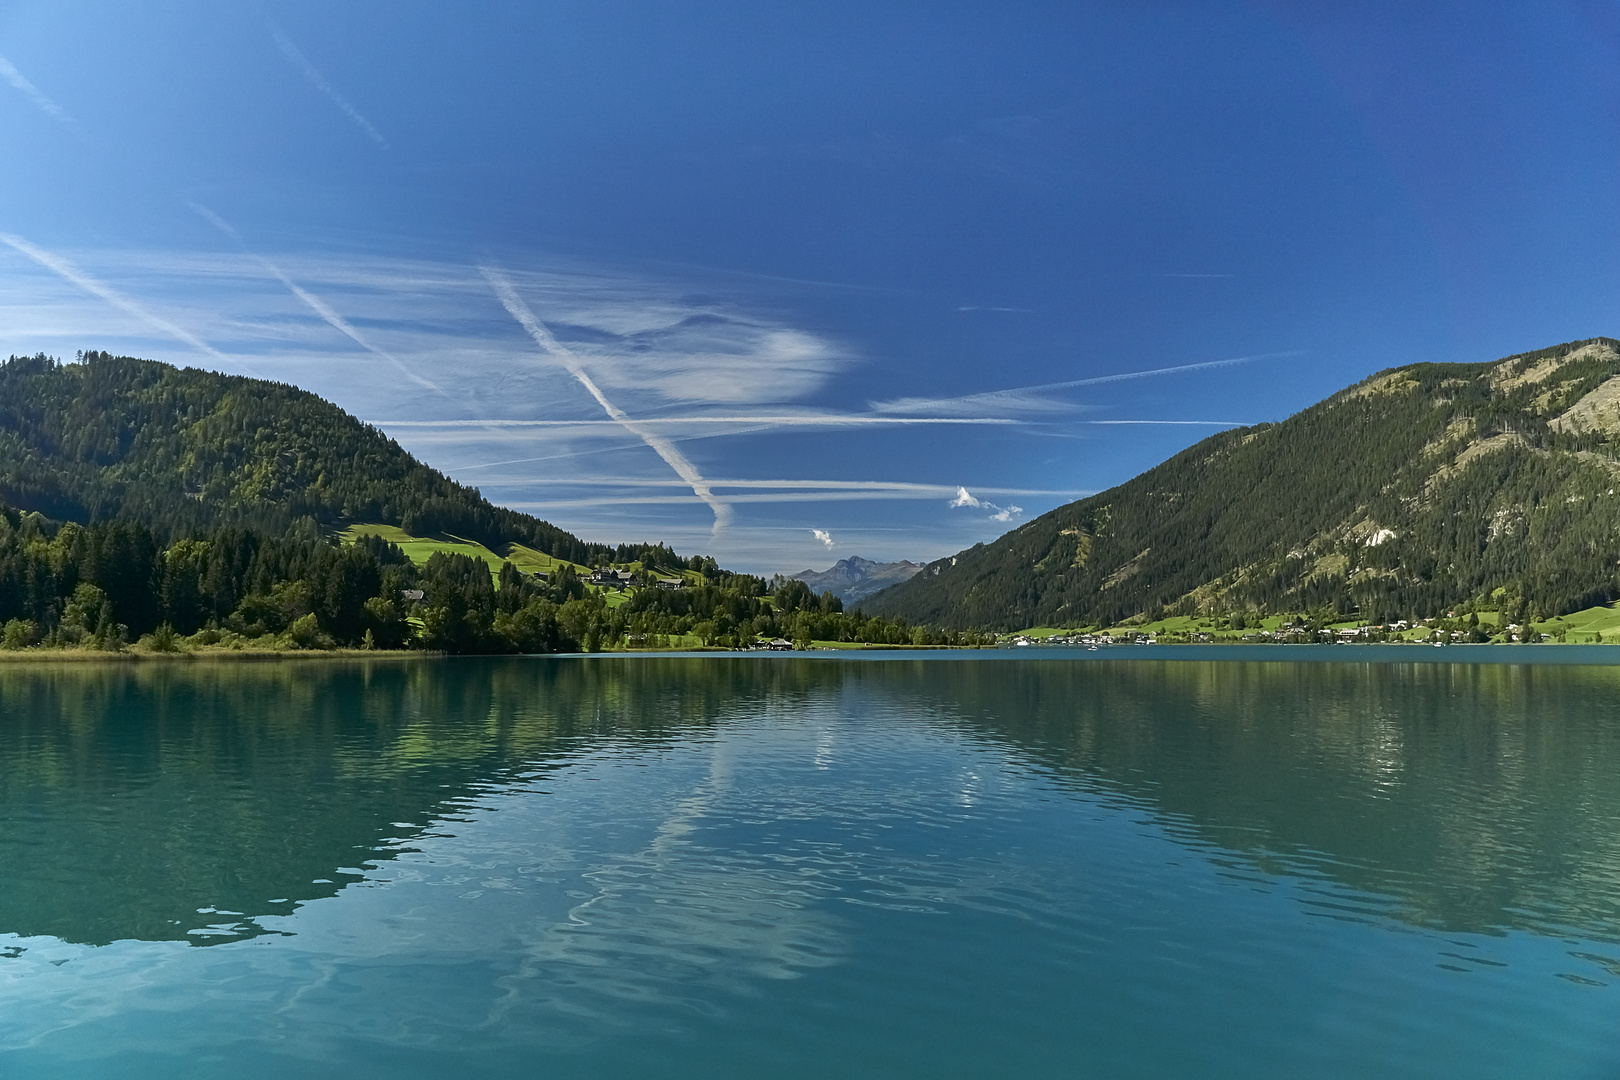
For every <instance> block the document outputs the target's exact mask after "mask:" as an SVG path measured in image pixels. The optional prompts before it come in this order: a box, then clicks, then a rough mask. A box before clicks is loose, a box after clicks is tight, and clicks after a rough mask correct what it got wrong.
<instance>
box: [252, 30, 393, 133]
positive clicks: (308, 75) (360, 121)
mask: <svg viewBox="0 0 1620 1080" xmlns="http://www.w3.org/2000/svg"><path fill="white" fill-rule="evenodd" d="M270 36H271V37H272V38H274V39H275V42H276V47H277V48H278V49H280V50H281V55H282V56H284V57H286V58H287V63H289V64H291V65H292V66H293V67H294V68H296V69H297V70H298V72H299V74H301V75H303V77H304V79H305V80H306V81H307V82H308V83H309V84H310V85H311V86H313V87H314V88H315V89H317V90H319V91H320V92H321V93H322V94H325V95H326V97H327V98H328V99H329V100H330V101H331V102H332V104H334V105H336V106H337V107H338V109H339V110H341V111H342V113H343V115H344V116H347V117H348V118H349V119H350V120H352V121H354V124H355V126H356V127H358V128H359V129H360V130H361V131H363V132H365V134H366V138H368V139H370V140H371V141H372V142H374V143H376V144H377V145H378V146H380V147H382V148H383V149H384V150H386V149H388V140H387V139H385V138H383V135H382V132H380V131H378V130H377V129H376V127H375V126H374V125H373V124H372V123H371V121H370V120H367V119H366V118H365V117H364V116H362V115H360V110H359V109H356V108H355V107H354V106H353V105H351V104H349V99H348V98H346V97H344V96H343V95H342V94H340V93H338V92H337V88H336V87H334V86H333V85H332V84H331V83H330V82H327V80H326V76H324V75H322V74H321V73H320V71H319V70H318V69H317V68H316V67H315V65H314V64H312V63H310V62H309V58H308V57H306V56H305V55H304V54H303V52H302V51H301V50H300V49H299V48H298V46H297V45H294V44H293V42H292V39H291V38H289V37H288V36H287V35H286V34H285V33H283V32H282V30H281V28H280V27H278V26H275V25H273V24H272V25H271V27H270Z"/></svg>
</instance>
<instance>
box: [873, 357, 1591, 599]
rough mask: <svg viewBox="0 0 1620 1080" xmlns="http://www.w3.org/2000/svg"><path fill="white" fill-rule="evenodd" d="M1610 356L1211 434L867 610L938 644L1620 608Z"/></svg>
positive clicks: (1444, 370)
mask: <svg viewBox="0 0 1620 1080" xmlns="http://www.w3.org/2000/svg"><path fill="white" fill-rule="evenodd" d="M1617 376H1620V342H1615V341H1613V340H1610V339H1608V338H1596V339H1592V340H1589V341H1580V342H1572V343H1569V344H1566V345H1560V346H1556V347H1554V348H1550V349H1544V350H1541V351H1539V352H1534V353H1525V354H1521V355H1517V356H1511V357H1508V358H1506V359H1504V360H1499V361H1496V362H1494V363H1483V364H1414V365H1410V366H1406V367H1400V368H1393V369H1390V370H1388V371H1384V372H1380V373H1379V374H1378V375H1375V376H1373V377H1371V378H1369V379H1366V380H1364V381H1363V382H1361V383H1359V384H1357V385H1356V386H1354V387H1350V388H1349V389H1346V390H1344V391H1341V392H1340V393H1338V394H1335V395H1333V396H1332V397H1331V398H1329V399H1327V400H1326V401H1323V402H1320V403H1319V404H1317V405H1314V406H1312V407H1311V408H1308V409H1306V410H1304V411H1303V412H1301V413H1299V414H1297V415H1295V416H1293V417H1290V418H1289V419H1288V420H1285V421H1283V422H1282V423H1278V424H1266V425H1260V426H1257V427H1253V428H1245V429H1239V430H1235V431H1228V432H1223V433H1221V434H1219V435H1215V436H1213V437H1211V438H1209V439H1206V440H1204V441H1203V442H1201V443H1199V444H1198V445H1196V446H1194V447H1192V448H1190V449H1188V450H1186V451H1184V452H1183V453H1181V454H1178V455H1177V456H1175V457H1174V458H1172V459H1170V460H1169V461H1167V462H1165V463H1164V464H1162V465H1160V466H1158V467H1156V468H1154V469H1150V470H1149V471H1147V472H1145V473H1143V474H1142V475H1141V476H1138V477H1136V478H1135V479H1133V480H1131V481H1128V482H1127V483H1124V484H1121V485H1120V486H1118V487H1116V488H1113V489H1111V490H1109V491H1105V492H1102V493H1101V494H1098V495H1095V496H1092V497H1090V498H1087V499H1083V500H1080V501H1079V502H1075V503H1071V504H1069V505H1067V506H1064V507H1060V508H1059V509H1057V510H1054V511H1052V512H1051V513H1049V514H1046V515H1043V516H1042V517H1039V518H1037V519H1035V520H1033V521H1030V522H1029V523H1027V524H1025V525H1023V526H1020V527H1019V528H1017V529H1015V530H1013V531H1012V532H1010V533H1008V534H1007V535H1005V536H1003V537H1001V538H1000V539H999V540H996V541H995V542H994V543H992V544H986V545H978V546H975V547H974V548H971V549H969V550H967V551H963V552H960V553H958V554H957V555H955V556H952V557H949V558H945V559H941V560H938V561H937V562H934V563H931V564H929V565H928V566H927V567H926V568H925V569H924V570H923V572H922V573H920V574H918V575H917V576H916V577H914V578H912V579H911V580H910V581H908V582H905V583H904V584H901V585H897V586H894V587H893V588H890V589H886V590H884V591H883V592H881V593H879V594H877V595H876V596H875V597H872V598H870V599H868V600H866V601H865V602H864V603H863V605H862V606H863V607H864V608H865V609H866V610H868V611H875V612H879V613H883V614H886V615H894V616H900V617H904V618H906V619H909V620H912V621H915V622H926V623H930V624H934V625H942V626H948V627H982V628H995V629H1013V628H1016V627H1025V626H1042V625H1046V626H1080V625H1088V624H1089V625H1104V626H1106V625H1115V624H1118V623H1120V622H1122V621H1126V620H1131V619H1137V620H1148V619H1158V618H1161V617H1163V616H1166V615H1209V614H1218V613H1230V612H1244V611H1248V612H1255V613H1266V612H1280V611H1316V612H1319V613H1321V614H1323V615H1324V616H1326V617H1329V618H1331V617H1332V616H1333V615H1334V614H1349V613H1352V612H1357V613H1361V614H1363V615H1365V616H1367V617H1369V618H1372V619H1374V620H1380V621H1381V620H1385V619H1395V618H1400V617H1413V616H1426V615H1433V614H1440V613H1443V612H1445V611H1446V610H1449V609H1452V608H1455V607H1457V606H1459V605H1472V604H1477V605H1479V606H1481V607H1488V608H1490V609H1492V610H1505V611H1507V612H1509V614H1510V615H1511V616H1514V617H1515V621H1522V619H1523V618H1529V617H1535V616H1543V617H1545V616H1550V615H1557V614H1561V613H1566V612H1573V611H1578V610H1581V609H1584V608H1588V607H1591V606H1593V605H1596V604H1603V603H1607V602H1610V601H1613V600H1614V599H1616V598H1617V597H1620V565H1617V563H1620V495H1617V494H1616V491H1620V377H1617Z"/></svg>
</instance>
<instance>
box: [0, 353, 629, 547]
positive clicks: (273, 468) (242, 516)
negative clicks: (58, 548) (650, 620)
mask: <svg viewBox="0 0 1620 1080" xmlns="http://www.w3.org/2000/svg"><path fill="white" fill-rule="evenodd" d="M0 501H3V502H5V503H7V504H10V505H11V506H14V507H17V508H19V509H22V510H34V511H38V512H40V513H42V514H45V515H46V516H47V517H51V518H56V519H59V520H67V521H79V522H87V521H92V520H103V519H107V518H112V517H121V518H126V519H133V520H137V521H141V522H143V523H145V524H146V525H148V526H149V527H151V528H153V529H156V530H157V531H158V532H159V533H160V534H168V535H180V534H183V533H185V532H186V531H188V530H193V529H197V528H202V527H212V526H217V525H220V524H243V525H250V526H253V527H256V528H260V529H263V530H267V531H270V532H281V531H283V530H285V529H286V528H287V527H288V526H289V525H290V524H291V523H292V522H294V521H296V520H297V519H299V518H302V517H311V518H314V519H315V520H316V522H318V523H319V524H320V525H322V526H327V527H331V526H337V525H341V524H345V523H349V522H356V521H366V522H381V523H385V524H390V525H399V526H402V527H403V528H404V529H405V530H406V531H408V532H414V533H419V534H427V533H434V532H441V531H442V532H452V533H455V534H457V535H459V536H465V537H467V538H468V539H472V540H476V541H478V542H480V543H484V544H489V545H498V544H500V543H503V542H509V541H516V542H521V543H524V544H528V545H530V546H532V547H535V548H538V549H539V550H541V551H544V552H546V553H547V554H550V555H555V556H557V557H559V558H564V559H570V560H573V561H575V562H581V563H588V562H591V561H593V560H596V559H611V558H614V557H615V555H617V554H618V552H617V549H611V548H606V547H603V546H601V545H594V544H587V543H585V542H584V541H582V540H580V539H579V538H578V537H575V536H572V535H570V534H569V533H567V532H564V531H563V530H561V529H558V528H556V527H555V526H553V525H549V524H547V523H546V522H544V521H540V520H537V519H535V518H533V517H530V516H529V515H527V514H519V513H516V512H514V511H511V510H507V509H504V508H501V507H497V506H493V505H491V504H490V503H489V502H487V501H486V500H485V499H484V498H483V497H482V496H481V495H479V493H478V491H477V489H475V488H468V487H463V486H462V485H460V484H457V483H455V482H454V481H452V480H450V479H448V478H447V477H445V476H444V475H443V474H442V473H440V472H438V471H436V470H434V469H430V468H428V467H427V466H425V465H423V464H422V463H420V462H418V461H417V460H416V459H415V458H413V457H411V456H410V455H409V454H407V453H406V452H405V451H404V450H402V449H400V447H399V445H398V444H397V443H395V442H394V441H393V440H392V439H390V438H388V437H387V436H385V435H384V434H382V433H381V432H379V431H377V430H376V429H375V428H372V427H369V426H367V425H365V424H363V423H361V422H360V421H359V420H356V419H355V418H354V417H352V416H350V415H348V414H347V413H345V412H344V411H343V410H342V409H340V408H338V407H337V406H336V405H333V404H331V403H330V402H327V401H324V400H322V399H321V398H319V397H316V396H315V395H314V394H311V393H308V392H306V391H303V390H299V389H297V388H295V387H292V386H288V385H286V384H285V383H275V382H267V381H264V380H260V379H247V378H242V377H239V376H234V375H220V374H216V373H214V372H208V371H199V370H197V369H194V368H175V367H170V366H169V365H167V364H160V363H155V362H153V361H149V360H137V359H132V358H130V357H113V356H109V355H107V354H106V353H88V354H85V355H84V356H83V357H82V361H81V362H80V363H74V364H62V363H57V362H56V361H54V360H51V359H50V358H48V357H45V356H37V357H30V358H20V359H19V358H17V357H12V358H11V359H10V360H9V361H7V362H5V363H3V364H0ZM631 557H632V558H634V557H637V556H631Z"/></svg>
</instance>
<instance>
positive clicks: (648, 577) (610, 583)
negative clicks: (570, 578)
mask: <svg viewBox="0 0 1620 1080" xmlns="http://www.w3.org/2000/svg"><path fill="white" fill-rule="evenodd" d="M588 580H589V581H590V583H591V584H592V585H598V586H601V587H602V588H604V589H632V588H637V587H639V586H643V585H651V586H653V587H654V588H658V589H679V588H681V587H682V586H683V585H685V584H686V583H685V582H684V581H682V580H681V579H680V578H661V577H657V576H655V575H653V574H648V573H637V572H636V571H634V570H614V569H612V568H611V567H606V566H599V567H597V568H596V569H595V570H592V571H591V576H590V578H589V579H588Z"/></svg>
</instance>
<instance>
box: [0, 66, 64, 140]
mask: <svg viewBox="0 0 1620 1080" xmlns="http://www.w3.org/2000/svg"><path fill="white" fill-rule="evenodd" d="M0 79H5V80H6V82H8V83H10V84H11V85H12V86H14V87H16V88H17V89H18V90H19V91H20V92H21V93H22V95H23V96H24V97H26V98H27V99H28V100H29V101H31V102H33V103H34V107H35V108H37V109H39V111H40V112H42V113H44V114H45V115H46V116H49V117H50V118H51V119H52V120H56V121H58V122H60V123H63V124H71V123H73V117H71V116H69V115H68V114H67V110H66V109H64V108H62V106H60V105H58V104H57V103H56V102H54V101H52V100H51V99H50V98H49V97H47V96H46V95H45V93H44V91H42V90H40V88H39V87H37V86H35V85H34V84H33V83H31V82H29V81H28V80H27V79H26V78H25V77H24V76H23V73H22V72H20V71H18V70H17V68H16V66H15V65H14V64H12V62H11V61H10V60H7V59H6V58H5V57H4V56H0Z"/></svg>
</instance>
